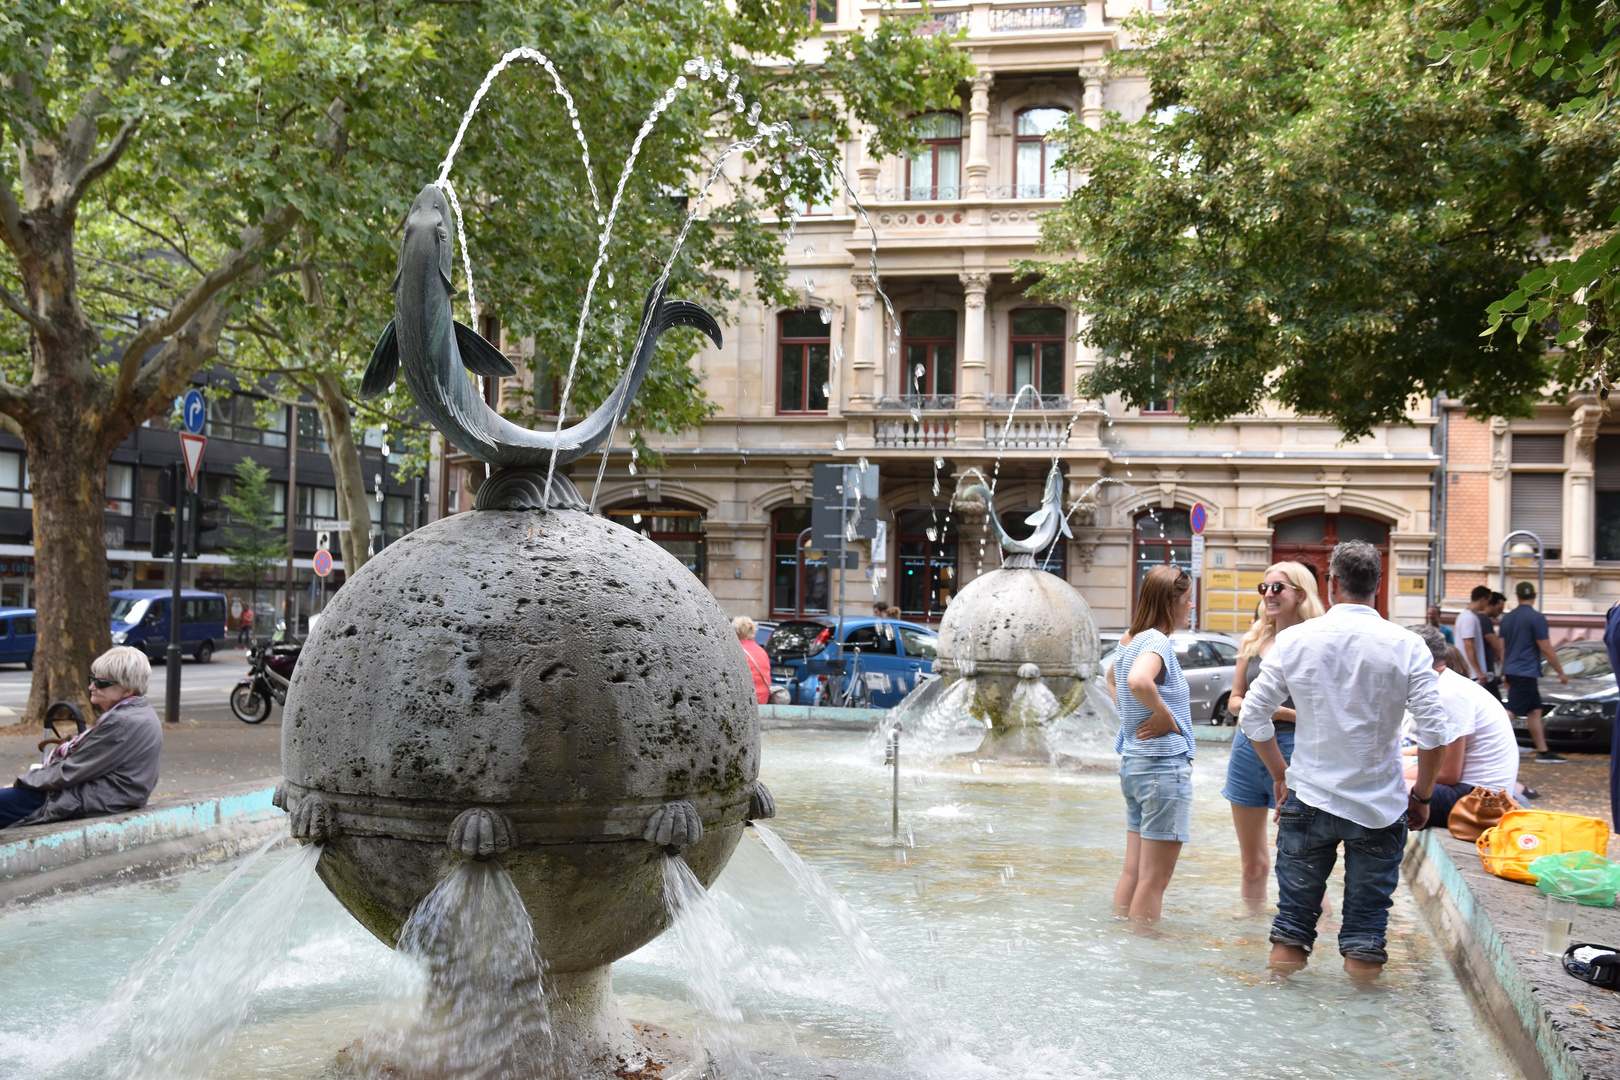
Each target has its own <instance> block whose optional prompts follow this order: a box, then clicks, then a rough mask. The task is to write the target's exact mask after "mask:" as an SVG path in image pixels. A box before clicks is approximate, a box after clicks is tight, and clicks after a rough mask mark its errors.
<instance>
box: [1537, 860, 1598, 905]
mask: <svg viewBox="0 0 1620 1080" xmlns="http://www.w3.org/2000/svg"><path fill="white" fill-rule="evenodd" d="M1529 871H1530V873H1532V874H1534V875H1536V888H1538V889H1540V890H1541V891H1542V894H1543V895H1546V896H1567V897H1569V898H1570V899H1572V900H1578V901H1580V902H1581V903H1582V904H1585V905H1586V906H1587V907H1614V894H1615V893H1616V892H1620V863H1614V862H1610V861H1609V860H1608V859H1605V858H1604V857H1603V856H1602V855H1598V854H1596V853H1595V852H1591V851H1566V852H1563V853H1562V854H1559V855H1543V856H1542V857H1541V858H1539V859H1537V860H1535V861H1534V862H1532V863H1531V864H1530V866H1529Z"/></svg>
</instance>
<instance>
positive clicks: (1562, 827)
mask: <svg viewBox="0 0 1620 1080" xmlns="http://www.w3.org/2000/svg"><path fill="white" fill-rule="evenodd" d="M1474 846H1475V847H1477V848H1478V849H1479V861H1480V862H1482V863H1484V864H1485V869H1487V870H1489V871H1490V872H1491V873H1493V874H1495V875H1496V876H1497V877H1501V878H1507V879H1508V880H1509V881H1522V882H1524V883H1525V884H1527V885H1534V884H1535V883H1536V875H1534V874H1532V873H1531V872H1530V864H1531V863H1533V862H1535V861H1536V860H1537V859H1539V858H1541V857H1542V856H1543V855H1562V854H1563V853H1564V852H1566V851H1592V852H1596V853H1597V854H1599V855H1603V854H1605V853H1607V852H1608V850H1609V823H1608V822H1606V821H1600V820H1598V819H1597V818H1589V817H1582V816H1581V815H1579V814H1555V813H1553V812H1551V811H1549V810H1509V811H1508V812H1507V813H1505V814H1503V815H1502V820H1501V821H1500V822H1499V823H1497V824H1496V825H1495V826H1494V827H1492V828H1489V829H1486V830H1485V832H1484V833H1483V834H1482V835H1481V836H1480V838H1479V839H1478V840H1476V841H1474Z"/></svg>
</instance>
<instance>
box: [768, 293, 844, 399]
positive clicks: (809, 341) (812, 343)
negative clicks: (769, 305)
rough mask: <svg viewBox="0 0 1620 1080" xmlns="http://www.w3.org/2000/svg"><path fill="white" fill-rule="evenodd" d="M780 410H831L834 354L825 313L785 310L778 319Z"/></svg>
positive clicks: (777, 395)
mask: <svg viewBox="0 0 1620 1080" xmlns="http://www.w3.org/2000/svg"><path fill="white" fill-rule="evenodd" d="M777 325H778V327H779V331H780V332H779V334H778V337H777V346H776V348H777V355H778V358H779V364H778V367H777V384H776V402H777V405H776V411H777V412H784V413H824V412H826V411H827V395H828V393H829V392H830V391H831V389H832V388H831V387H830V386H828V385H827V377H828V373H829V362H830V357H831V355H832V347H831V343H830V341H829V339H828V330H827V326H828V324H827V323H825V322H822V321H821V311H820V309H816V310H814V311H784V312H782V314H781V315H780V316H779V317H778V322H777Z"/></svg>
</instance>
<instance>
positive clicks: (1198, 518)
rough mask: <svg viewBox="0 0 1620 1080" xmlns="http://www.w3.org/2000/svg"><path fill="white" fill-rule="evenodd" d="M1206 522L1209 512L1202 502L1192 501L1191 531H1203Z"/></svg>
mask: <svg viewBox="0 0 1620 1080" xmlns="http://www.w3.org/2000/svg"><path fill="white" fill-rule="evenodd" d="M1208 522H1209V513H1208V512H1207V511H1206V510H1205V509H1204V504H1203V503H1193V508H1192V531H1193V532H1195V533H1201V532H1203V531H1204V526H1205V525H1206V524H1207V523H1208Z"/></svg>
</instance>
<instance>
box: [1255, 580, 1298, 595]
mask: <svg viewBox="0 0 1620 1080" xmlns="http://www.w3.org/2000/svg"><path fill="white" fill-rule="evenodd" d="M1297 588H1299V586H1298V585H1290V584H1289V583H1288V582H1286V581H1270V582H1267V581H1262V582H1261V583H1260V589H1259V592H1260V595H1261V596H1264V595H1266V593H1268V592H1269V593H1270V594H1271V595H1272V596H1278V595H1280V594H1281V593H1282V591H1283V590H1284V589H1297Z"/></svg>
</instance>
